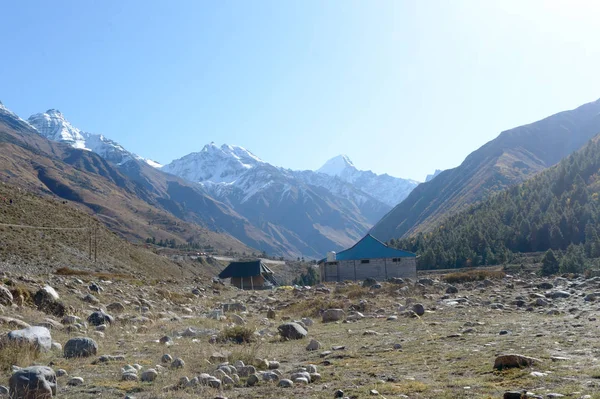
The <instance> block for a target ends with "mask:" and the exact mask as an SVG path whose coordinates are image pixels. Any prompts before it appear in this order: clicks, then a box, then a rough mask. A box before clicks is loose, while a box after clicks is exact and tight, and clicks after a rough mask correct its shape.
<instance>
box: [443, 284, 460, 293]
mask: <svg viewBox="0 0 600 399" xmlns="http://www.w3.org/2000/svg"><path fill="white" fill-rule="evenodd" d="M457 293H458V288H456V287H455V286H453V285H449V286H448V288H446V294H457Z"/></svg>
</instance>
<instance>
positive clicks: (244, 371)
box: [238, 366, 256, 377]
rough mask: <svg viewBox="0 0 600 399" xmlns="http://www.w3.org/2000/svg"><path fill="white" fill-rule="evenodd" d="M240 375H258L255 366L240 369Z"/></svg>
mask: <svg viewBox="0 0 600 399" xmlns="http://www.w3.org/2000/svg"><path fill="white" fill-rule="evenodd" d="M238 374H239V375H240V377H248V376H251V375H252V374H256V367H254V366H242V367H238Z"/></svg>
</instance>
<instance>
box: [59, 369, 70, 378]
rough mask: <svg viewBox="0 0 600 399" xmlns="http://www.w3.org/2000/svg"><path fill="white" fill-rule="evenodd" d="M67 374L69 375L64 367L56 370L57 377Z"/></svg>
mask: <svg viewBox="0 0 600 399" xmlns="http://www.w3.org/2000/svg"><path fill="white" fill-rule="evenodd" d="M67 375H69V374H68V373H67V370H65V369H58V370H56V376H57V377H66V376H67Z"/></svg>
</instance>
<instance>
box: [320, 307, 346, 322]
mask: <svg viewBox="0 0 600 399" xmlns="http://www.w3.org/2000/svg"><path fill="white" fill-rule="evenodd" d="M344 315H345V313H344V311H343V310H342V309H327V310H326V311H324V312H323V316H322V317H323V323H330V322H333V321H339V320H342V319H343V318H344Z"/></svg>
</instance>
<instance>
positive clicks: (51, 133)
mask: <svg viewBox="0 0 600 399" xmlns="http://www.w3.org/2000/svg"><path fill="white" fill-rule="evenodd" d="M20 121H21V122H22V123H25V124H27V125H30V126H32V127H34V128H35V129H36V130H37V131H38V132H39V134H40V135H41V136H43V137H45V138H47V139H49V140H52V141H56V142H61V143H65V144H68V145H70V146H72V147H74V148H77V149H81V150H84V151H92V152H94V153H97V154H98V155H100V156H101V157H102V158H104V159H106V160H107V161H109V162H111V163H113V164H115V165H117V166H118V167H119V168H121V170H122V172H123V173H125V174H126V175H128V176H131V177H134V178H136V179H138V180H140V181H142V180H144V181H145V182H146V183H147V184H148V185H149V186H151V185H152V179H158V178H159V177H157V176H159V175H161V174H163V172H164V173H167V174H169V175H174V176H177V178H181V179H184V180H186V181H188V182H190V184H195V185H196V187H197V190H198V192H201V193H205V195H207V196H208V198H212V199H214V201H217V202H216V204H222V205H217V206H216V208H219V216H218V217H212V216H211V215H210V214H206V211H203V215H202V219H203V220H205V219H210V220H212V221H213V222H211V223H212V224H211V226H212V228H215V229H217V230H219V231H224V232H227V233H229V234H231V235H233V236H234V237H236V238H238V239H239V240H241V241H242V242H244V243H246V244H247V245H250V246H252V247H254V248H257V249H259V250H265V251H267V252H268V253H271V254H276V255H283V256H294V257H295V256H307V257H313V258H319V257H322V256H324V254H325V253H326V252H327V251H330V250H341V249H343V248H346V247H348V246H350V245H352V244H354V243H355V242H356V241H357V240H358V239H360V238H361V237H362V236H363V235H364V234H365V233H366V232H367V231H369V229H370V228H371V227H372V226H373V225H374V224H375V223H376V222H377V221H378V220H379V219H380V218H381V217H383V216H384V215H385V214H386V213H387V212H389V211H390V210H391V209H392V207H393V206H394V205H395V204H397V203H398V202H400V201H402V200H403V199H404V198H405V197H406V196H407V195H408V194H409V193H410V191H411V190H412V189H413V188H414V187H415V186H416V185H417V184H418V183H417V182H415V181H413V180H407V179H400V178H395V177H392V176H389V175H387V174H384V175H377V174H375V173H373V172H371V171H361V170H358V169H357V168H356V167H355V166H354V165H353V164H352V162H351V161H350V159H349V158H348V157H347V156H344V155H340V156H337V157H335V158H332V159H331V160H329V161H328V162H327V163H325V165H323V167H322V168H320V169H319V170H317V171H310V170H306V171H293V170H289V169H285V168H281V167H276V166H273V165H271V164H269V163H267V162H265V161H263V160H262V159H260V158H259V157H258V156H256V155H254V154H253V153H251V152H250V151H248V150H246V149H245V148H243V147H239V146H232V145H227V144H225V145H222V146H220V147H219V146H216V145H215V144H214V143H210V144H207V145H205V146H204V148H203V149H202V150H201V151H199V152H194V153H191V154H188V155H186V156H184V157H182V158H180V159H177V160H174V161H172V162H171V163H169V164H167V165H165V166H163V165H160V164H158V163H156V162H154V161H151V160H148V159H145V158H143V157H141V156H139V155H137V154H134V153H132V152H130V151H128V150H127V149H125V148H124V147H123V146H121V145H120V144H118V143H117V142H115V141H113V140H110V139H108V138H106V137H105V136H103V135H99V134H93V133H89V132H85V131H83V130H80V129H78V128H77V127H75V126H73V125H72V124H71V123H70V122H69V121H68V120H67V119H66V118H65V117H64V115H63V114H62V113H60V111H58V110H55V109H50V110H48V111H46V112H44V113H39V114H35V115H32V116H31V117H29V118H28V120H27V121H24V120H22V119H20ZM138 162H142V163H145V164H147V165H150V166H152V167H153V168H154V170H155V171H156V172H155V173H154V174H151V173H145V174H144V177H143V179H142V178H140V177H139V176H136V174H138V173H139V172H138V170H139V166H134V165H136V164H137V165H139V164H138ZM150 169H152V168H150ZM156 173H158V174H159V175H157V174H156ZM149 176H154V177H149ZM166 176H168V175H166ZM174 178H175V177H174ZM160 179H163V180H164V178H162V177H161V178H160ZM161 181H162V180H161ZM146 183H145V184H146ZM158 186H160V187H165V184H164V183H161V184H158ZM167 187H169V189H171V190H175V189H176V190H177V195H180V194H181V196H180V198H178V199H176V200H177V201H179V202H178V203H179V205H178V207H179V208H178V209H184V210H185V209H188V210H189V209H191V208H193V207H194V204H192V203H190V202H189V201H191V199H190V198H189V197H187V196H186V195H187V194H185V195H184V194H183V193H185V192H187V191H186V190H187V189H184V188H182V187H181V186H180V185H179V183H173V182H171V183H168V185H167ZM182 190H183V191H182ZM169 195H171V196H172V198H171V199H174V198H175V197H177V195H175V191H171V192H170V193H169ZM194 195H195V196H196V195H198V194H197V193H196V194H194ZM211 201H212V200H211ZM181 207H183V208H181ZM223 207H226V208H223ZM216 208H215V209H216ZM226 209H230V211H227V210H226ZM223 214H230V215H237V216H235V218H234V219H235V220H237V221H236V222H231V221H228V220H230V219H227V218H226V219H222V218H223V217H224V216H223ZM184 215H185V212H183V213H181V215H179V216H178V217H185V216H184ZM197 216H198V215H196V216H194V220H195V219H197ZM219 218H221V219H222V220H225V221H226V222H224V224H223V223H219V222H218V220H221V219H219ZM240 218H241V219H240ZM244 226H246V227H244ZM257 237H260V238H257Z"/></svg>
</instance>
